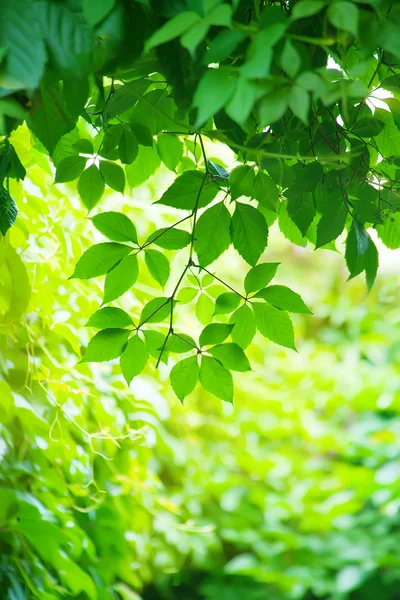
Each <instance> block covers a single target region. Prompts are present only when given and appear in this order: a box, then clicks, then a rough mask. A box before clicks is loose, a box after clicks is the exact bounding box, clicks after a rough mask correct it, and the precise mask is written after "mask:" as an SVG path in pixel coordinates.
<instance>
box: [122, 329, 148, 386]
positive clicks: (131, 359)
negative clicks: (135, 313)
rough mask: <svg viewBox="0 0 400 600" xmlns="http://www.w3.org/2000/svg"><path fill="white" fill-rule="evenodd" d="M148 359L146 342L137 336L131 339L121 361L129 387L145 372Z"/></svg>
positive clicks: (123, 373)
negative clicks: (133, 380)
mask: <svg viewBox="0 0 400 600" xmlns="http://www.w3.org/2000/svg"><path fill="white" fill-rule="evenodd" d="M148 358H149V355H148V352H147V348H146V345H145V343H144V341H143V340H142V339H141V338H140V337H139V336H138V335H137V334H136V335H134V336H133V337H131V338H130V340H129V341H128V344H127V346H126V348H125V350H124V352H123V354H122V355H121V359H120V364H121V371H122V375H123V376H124V377H125V380H126V383H127V384H128V385H129V384H130V383H131V381H132V379H133V378H134V377H136V375H139V373H141V372H142V371H143V369H144V368H145V366H146V363H147V360H148Z"/></svg>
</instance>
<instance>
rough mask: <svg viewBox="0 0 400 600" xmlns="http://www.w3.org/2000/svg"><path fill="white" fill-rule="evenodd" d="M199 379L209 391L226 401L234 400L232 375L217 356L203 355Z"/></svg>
mask: <svg viewBox="0 0 400 600" xmlns="http://www.w3.org/2000/svg"><path fill="white" fill-rule="evenodd" d="M199 379H200V383H201V385H202V387H203V388H204V389H205V390H206V391H207V392H210V393H211V394H214V396H216V397H217V398H220V399H221V400H225V401H226V402H232V401H233V380H232V375H231V374H230V372H229V371H228V370H227V369H225V367H223V366H222V365H221V364H220V363H219V362H218V361H217V360H215V358H210V357H209V356H202V357H201V366H200V373H199Z"/></svg>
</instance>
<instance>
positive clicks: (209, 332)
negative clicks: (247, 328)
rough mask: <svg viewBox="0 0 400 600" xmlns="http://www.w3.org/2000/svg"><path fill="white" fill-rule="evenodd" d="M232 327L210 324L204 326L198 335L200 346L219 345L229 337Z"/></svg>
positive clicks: (222, 324)
mask: <svg viewBox="0 0 400 600" xmlns="http://www.w3.org/2000/svg"><path fill="white" fill-rule="evenodd" d="M232 329H233V325H228V324H227V323H210V325H206V327H204V329H203V331H202V332H201V334H200V338H199V343H200V346H209V345H210V344H220V343H221V342H223V341H224V340H226V338H227V337H228V336H229V335H230V333H231V331H232Z"/></svg>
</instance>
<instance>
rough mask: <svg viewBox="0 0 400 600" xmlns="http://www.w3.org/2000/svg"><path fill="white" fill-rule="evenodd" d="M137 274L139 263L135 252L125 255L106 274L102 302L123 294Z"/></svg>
mask: <svg viewBox="0 0 400 600" xmlns="http://www.w3.org/2000/svg"><path fill="white" fill-rule="evenodd" d="M138 275H139V263H138V259H137V256H136V255H135V254H130V255H129V256H125V258H123V259H122V260H121V262H119V263H118V264H117V266H116V267H114V268H113V269H112V270H111V271H109V272H108V273H107V275H106V280H105V283H104V299H103V304H106V303H107V302H111V301H112V300H116V298H119V297H120V296H122V294H125V292H127V291H128V290H129V289H130V288H131V287H132V286H133V285H134V284H135V283H136V280H137V278H138Z"/></svg>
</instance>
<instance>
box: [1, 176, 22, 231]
mask: <svg viewBox="0 0 400 600" xmlns="http://www.w3.org/2000/svg"><path fill="white" fill-rule="evenodd" d="M17 215H18V209H17V205H16V204H15V202H14V199H13V197H12V196H11V195H10V194H9V192H8V191H7V190H6V188H5V187H3V186H0V232H1V233H2V235H6V233H7V231H8V230H9V229H10V227H11V225H13V224H14V223H15V220H16V218H17Z"/></svg>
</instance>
